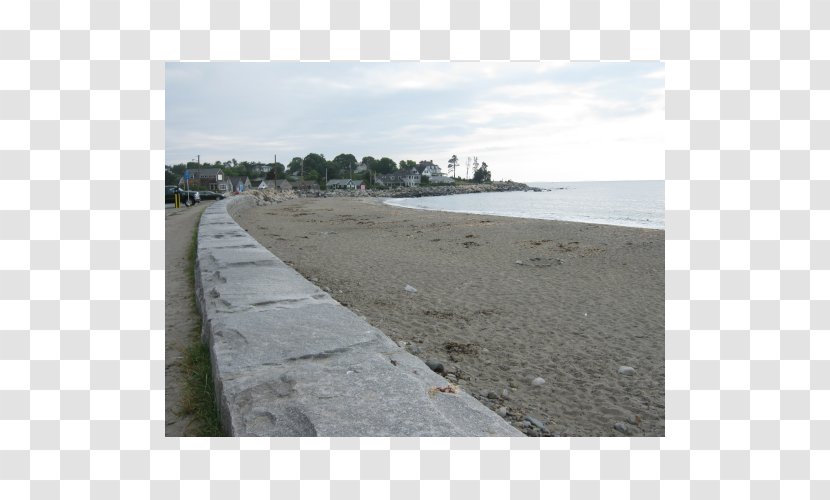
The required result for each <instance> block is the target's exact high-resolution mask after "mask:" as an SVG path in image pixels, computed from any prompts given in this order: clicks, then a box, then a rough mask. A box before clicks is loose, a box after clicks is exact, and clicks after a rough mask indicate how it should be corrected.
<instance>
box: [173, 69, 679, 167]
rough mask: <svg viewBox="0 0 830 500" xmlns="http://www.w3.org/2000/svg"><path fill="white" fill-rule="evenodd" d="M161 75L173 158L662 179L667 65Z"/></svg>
mask: <svg viewBox="0 0 830 500" xmlns="http://www.w3.org/2000/svg"><path fill="white" fill-rule="evenodd" d="M166 78H167V87H166V117H165V120H166V127H167V130H166V146H167V158H166V163H167V164H168V165H172V164H176V163H184V162H187V161H190V160H192V159H195V158H196V155H197V154H198V155H200V157H201V161H202V162H209V163H213V162H215V161H217V160H218V161H222V162H224V161H227V160H230V159H231V158H235V159H236V160H237V161H243V160H248V161H261V162H272V161H273V160H274V155H276V157H277V161H279V162H282V163H283V164H287V163H288V162H289V161H291V158H293V157H295V156H305V155H306V154H308V153H310V152H314V153H321V154H323V155H324V156H325V157H326V158H327V159H332V158H334V157H335V156H336V155H338V154H340V153H351V154H354V155H355V157H356V158H357V159H358V161H359V160H360V159H361V158H362V157H364V156H374V157H375V158H381V157H383V156H388V157H390V158H392V159H393V160H395V161H396V162H398V161H400V160H415V161H416V162H417V161H420V160H433V161H434V162H435V163H436V164H438V165H440V166H441V167H442V168H444V169H446V166H447V160H448V159H449V158H450V157H451V156H452V155H454V154H455V155H457V156H458V158H459V159H460V160H461V161H460V166H461V167H462V168H459V170H458V173H460V174H461V175H462V176H463V174H464V171H465V170H466V159H467V157H468V156H469V157H473V156H478V159H479V161H480V162H481V161H484V162H486V163H487V164H488V166H489V167H490V170H491V172H492V173H493V179H494V180H500V179H505V180H506V179H513V180H516V181H523V182H533V181H576V180H622V179H662V178H663V176H664V174H663V172H664V168H663V161H664V160H663V147H664V146H663V130H662V129H663V126H662V123H663V116H664V113H663V78H664V71H663V65H662V63H561V64H549V63H541V64H540V63H493V64H488V63H308V62H306V63H301V62H286V63H168V64H167V69H166ZM470 175H472V174H470Z"/></svg>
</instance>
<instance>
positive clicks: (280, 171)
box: [265, 162, 285, 181]
mask: <svg viewBox="0 0 830 500" xmlns="http://www.w3.org/2000/svg"><path fill="white" fill-rule="evenodd" d="M265 178H266V179H268V180H269V181H270V180H274V179H285V165H283V164H282V163H280V162H276V163H272V164H271V169H270V170H269V171H268V173H267V174H265Z"/></svg>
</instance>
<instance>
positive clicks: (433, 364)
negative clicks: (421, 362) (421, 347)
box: [427, 361, 444, 373]
mask: <svg viewBox="0 0 830 500" xmlns="http://www.w3.org/2000/svg"><path fill="white" fill-rule="evenodd" d="M427 366H428V367H429V369H430V370H432V371H434V372H435V373H441V372H443V371H444V365H443V364H441V363H439V362H438V361H427Z"/></svg>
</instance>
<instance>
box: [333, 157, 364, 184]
mask: <svg viewBox="0 0 830 500" xmlns="http://www.w3.org/2000/svg"><path fill="white" fill-rule="evenodd" d="M331 163H332V167H333V169H334V170H333V171H332V170H329V179H337V178H340V177H344V176H346V175H349V173H350V172H354V169H355V167H357V159H356V158H355V157H354V155H353V154H346V153H341V154H339V155H337V156H335V157H334V159H333V160H332V161H331Z"/></svg>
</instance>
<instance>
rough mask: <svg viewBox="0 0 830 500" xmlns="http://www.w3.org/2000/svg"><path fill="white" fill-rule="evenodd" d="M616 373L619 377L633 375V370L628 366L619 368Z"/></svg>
mask: <svg viewBox="0 0 830 500" xmlns="http://www.w3.org/2000/svg"><path fill="white" fill-rule="evenodd" d="M617 373H619V374H620V375H634V368H631V367H630V366H621V367H620V368H619V369H618V370H617Z"/></svg>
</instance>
